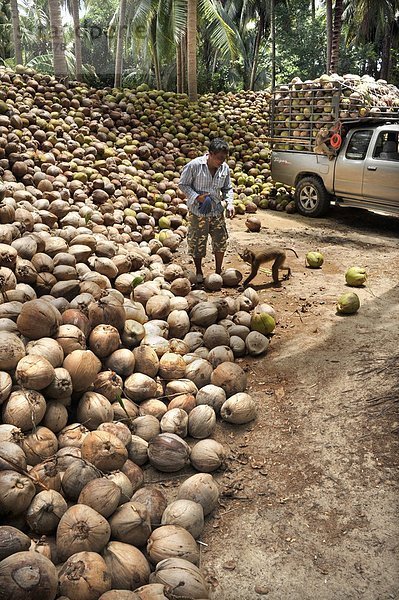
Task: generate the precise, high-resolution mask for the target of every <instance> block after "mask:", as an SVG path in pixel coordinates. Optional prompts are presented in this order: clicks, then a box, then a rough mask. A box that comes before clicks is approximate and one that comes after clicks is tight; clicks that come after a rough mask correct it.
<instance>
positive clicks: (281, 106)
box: [272, 73, 399, 151]
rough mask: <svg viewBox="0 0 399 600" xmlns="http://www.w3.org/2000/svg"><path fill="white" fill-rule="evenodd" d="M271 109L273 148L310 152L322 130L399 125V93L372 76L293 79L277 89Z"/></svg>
mask: <svg viewBox="0 0 399 600" xmlns="http://www.w3.org/2000/svg"><path fill="white" fill-rule="evenodd" d="M272 106H273V115H272V116H273V120H272V136H273V137H274V138H277V139H275V144H274V148H275V149H280V150H299V151H311V150H312V149H313V146H314V142H315V138H316V136H317V134H318V131H319V130H320V129H321V128H322V127H327V129H331V128H332V127H333V126H334V125H335V124H336V123H337V122H338V123H341V124H343V125H345V123H346V122H353V121H355V122H356V121H362V120H366V121H367V120H373V119H374V120H385V121H386V120H393V121H398V119H399V89H398V88H397V87H395V86H394V85H391V84H388V83H387V82H386V81H385V80H383V79H379V80H375V79H374V78H373V77H371V76H370V75H363V76H359V75H354V74H351V73H348V74H345V75H342V76H340V75H337V74H336V73H334V74H331V75H327V74H324V75H321V76H320V77H318V78H316V79H314V80H306V81H302V80H301V79H300V78H299V77H294V78H293V79H292V81H291V82H290V83H288V84H287V85H280V86H278V87H276V89H275V90H274V93H273V102H272ZM336 132H338V130H337V131H336Z"/></svg>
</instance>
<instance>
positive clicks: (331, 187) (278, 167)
mask: <svg viewBox="0 0 399 600" xmlns="http://www.w3.org/2000/svg"><path fill="white" fill-rule="evenodd" d="M271 171H272V178H273V179H274V180H275V181H279V182H281V183H284V184H285V185H290V186H294V187H295V188H296V190H295V203H296V207H297V210H298V212H299V213H301V214H303V215H306V216H311V217H318V216H321V215H323V214H324V213H325V212H326V211H327V210H328V207H329V205H330V203H331V202H332V201H334V202H335V203H336V204H339V205H342V206H355V207H359V208H366V209H370V210H378V211H382V212H387V213H390V214H397V215H399V124H398V123H394V124H390V123H379V124H373V123H369V124H364V125H361V126H358V127H353V128H350V129H349V130H348V131H347V133H346V135H345V136H344V137H343V141H342V145H341V147H340V148H339V150H338V152H337V155H336V157H335V158H333V159H332V160H331V159H329V157H327V156H325V155H323V154H315V153H312V152H306V151H305V152H304V151H295V150H274V151H273V152H272V160H271Z"/></svg>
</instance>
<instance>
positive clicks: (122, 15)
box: [114, 0, 126, 88]
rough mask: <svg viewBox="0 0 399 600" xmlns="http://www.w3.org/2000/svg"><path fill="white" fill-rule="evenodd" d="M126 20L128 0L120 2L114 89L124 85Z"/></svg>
mask: <svg viewBox="0 0 399 600" xmlns="http://www.w3.org/2000/svg"><path fill="white" fill-rule="evenodd" d="M125 20H126V0H120V3H119V22H118V34H117V38H116V56H115V80H114V87H116V88H120V87H121V85H122V68H123V33H124V31H125Z"/></svg>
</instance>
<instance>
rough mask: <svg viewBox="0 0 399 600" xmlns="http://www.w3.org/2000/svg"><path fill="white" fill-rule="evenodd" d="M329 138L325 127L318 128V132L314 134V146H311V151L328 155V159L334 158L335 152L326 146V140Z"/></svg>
mask: <svg viewBox="0 0 399 600" xmlns="http://www.w3.org/2000/svg"><path fill="white" fill-rule="evenodd" d="M329 139H330V132H329V130H328V128H327V127H322V128H321V129H319V132H318V134H317V135H316V140H315V147H314V148H313V152H315V153H316V154H325V155H326V156H328V158H329V160H332V159H333V158H335V152H334V150H332V149H331V148H329V146H327V144H326V142H327V141H328V140H329Z"/></svg>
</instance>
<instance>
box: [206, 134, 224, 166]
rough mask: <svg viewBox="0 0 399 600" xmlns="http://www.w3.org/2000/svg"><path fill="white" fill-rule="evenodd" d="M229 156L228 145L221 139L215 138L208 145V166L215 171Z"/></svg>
mask: <svg viewBox="0 0 399 600" xmlns="http://www.w3.org/2000/svg"><path fill="white" fill-rule="evenodd" d="M228 154H229V145H228V143H227V142H225V141H224V140H222V139H221V138H215V139H213V140H212V141H211V143H210V144H209V157H208V165H209V166H210V167H213V168H215V169H217V168H219V167H220V165H222V164H223V163H224V161H225V160H226V158H227V156H228Z"/></svg>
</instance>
